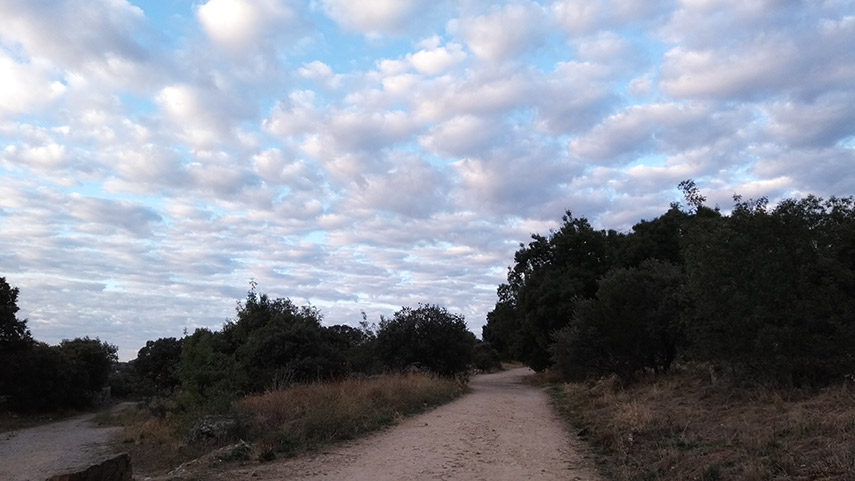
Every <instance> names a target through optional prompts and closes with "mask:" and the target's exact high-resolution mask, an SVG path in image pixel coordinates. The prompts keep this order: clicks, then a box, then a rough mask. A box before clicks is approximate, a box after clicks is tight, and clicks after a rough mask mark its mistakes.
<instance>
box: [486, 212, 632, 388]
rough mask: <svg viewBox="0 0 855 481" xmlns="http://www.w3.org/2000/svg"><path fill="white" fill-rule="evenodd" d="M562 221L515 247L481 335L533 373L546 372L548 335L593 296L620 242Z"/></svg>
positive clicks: (569, 218) (583, 223)
mask: <svg viewBox="0 0 855 481" xmlns="http://www.w3.org/2000/svg"><path fill="white" fill-rule="evenodd" d="M562 220H563V225H562V226H561V228H560V229H559V230H558V231H554V232H551V233H550V235H549V236H548V237H544V236H542V235H538V234H535V235H532V241H531V242H530V243H529V244H528V245H520V249H519V250H518V251H517V252H516V253H515V254H514V266H513V267H512V268H509V269H508V283H507V285H506V286H507V287H505V285H503V286H501V287H500V292H499V295H500V299H499V302H498V303H497V304H496V308H495V309H494V310H493V311H492V312H491V313H489V314H488V317H487V328H486V329H485V331H484V333H485V336H486V337H485V340H488V341H489V342H490V343H491V344H494V345H495V346H497V348H499V349H501V350H503V351H504V350H507V351H510V352H511V353H512V354H513V355H514V356H515V357H517V358H518V359H519V360H520V361H523V362H524V363H526V364H527V365H528V366H529V367H531V368H532V369H535V370H537V371H540V370H543V369H546V368H547V367H549V366H550V364H551V358H550V354H549V345H550V344H551V343H552V337H551V335H552V333H553V332H554V331H556V330H558V329H561V328H562V327H564V326H566V325H567V324H568V323H569V322H570V320H571V318H572V316H573V310H574V308H575V306H576V303H577V302H578V301H579V300H581V299H588V298H591V297H593V296H594V294H596V292H597V280H598V279H599V278H600V277H601V276H602V275H603V274H605V273H606V272H607V271H608V270H609V268H610V267H611V266H612V265H613V263H614V262H615V256H616V253H617V250H616V246H617V245H618V244H619V243H620V242H621V240H622V236H621V235H620V234H617V233H616V232H614V231H610V232H606V231H601V230H600V231H598V230H595V229H594V228H593V227H591V225H590V224H589V223H588V220H587V219H585V218H574V217H573V215H572V214H571V213H570V212H567V213H566V214H565V215H564V216H563V218H562Z"/></svg>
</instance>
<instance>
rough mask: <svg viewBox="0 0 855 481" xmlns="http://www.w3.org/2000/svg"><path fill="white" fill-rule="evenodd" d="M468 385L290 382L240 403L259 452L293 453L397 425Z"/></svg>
mask: <svg viewBox="0 0 855 481" xmlns="http://www.w3.org/2000/svg"><path fill="white" fill-rule="evenodd" d="M464 390H465V386H464V385H463V384H462V383H460V382H458V381H455V380H452V379H443V378H437V377H433V376H428V375H424V374H412V375H406V376H402V375H389V376H380V377H376V378H371V379H351V380H346V381H341V382H336V383H319V384H309V385H300V386H294V387H290V388H288V389H284V390H278V391H272V392H268V393H265V394H262V395H257V396H250V397H247V398H244V399H242V400H241V401H240V402H239V403H238V404H237V410H238V412H240V413H242V414H243V415H244V416H245V418H246V419H247V420H248V423H249V428H250V431H251V432H252V437H253V438H254V439H257V440H258V444H259V456H260V457H261V458H262V459H269V458H270V457H272V456H273V455H274V453H284V454H293V453H296V452H300V451H305V450H309V449H313V448H316V447H317V446H320V445H324V444H328V443H331V442H335V441H341V440H347V439H352V438H354V437H356V436H359V435H361V434H364V433H367V432H370V431H374V430H377V429H379V428H382V427H385V426H388V425H390V424H393V423H394V422H396V421H397V420H398V419H400V418H401V417H403V416H406V415H409V414H414V413H417V412H421V411H424V410H426V409H428V408H430V407H433V406H436V405H439V404H442V403H445V402H448V401H450V400H452V399H454V398H456V397H457V396H459V395H460V394H462V393H463V392H464Z"/></svg>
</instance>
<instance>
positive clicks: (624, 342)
mask: <svg viewBox="0 0 855 481" xmlns="http://www.w3.org/2000/svg"><path fill="white" fill-rule="evenodd" d="M681 284H682V272H681V270H680V267H679V266H676V265H674V264H671V263H668V262H664V261H659V260H655V259H651V260H647V261H645V262H643V263H642V264H641V265H640V266H639V267H637V268H634V267H633V268H616V269H612V270H611V271H609V273H608V274H606V276H605V277H603V279H602V280H601V281H600V288H599V290H598V291H597V294H596V297H594V298H592V299H586V300H583V301H581V302H580V303H579V304H578V305H577V307H576V311H575V313H574V318H573V322H571V323H570V324H569V325H568V326H566V327H564V328H563V329H561V330H559V331H557V332H556V333H555V335H554V339H555V343H554V344H553V345H552V346H551V348H550V351H551V352H552V355H553V360H554V361H555V363H556V366H557V367H558V368H559V370H560V371H561V372H562V374H563V375H564V377H565V378H567V379H570V380H578V379H584V378H586V377H597V376H602V375H607V374H617V375H618V376H619V377H620V378H621V379H622V380H623V381H624V382H629V381H631V380H632V379H633V378H634V376H635V375H636V373H638V372H639V371H640V370H642V369H645V368H650V369H653V370H655V371H666V370H668V368H670V366H671V364H672V362H673V361H674V359H675V357H676V355H677V349H678V346H679V345H680V344H681V342H682V339H683V332H682V331H683V329H682V325H681V323H680V315H681V309H682V307H681V303H680V287H681Z"/></svg>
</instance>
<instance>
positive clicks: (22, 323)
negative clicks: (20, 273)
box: [0, 277, 33, 352]
mask: <svg viewBox="0 0 855 481" xmlns="http://www.w3.org/2000/svg"><path fill="white" fill-rule="evenodd" d="M18 292H19V290H18V288H17V287H12V286H10V285H9V283H8V282H6V278H5V277H0V352H2V351H3V350H8V349H14V348H16V347H19V346H22V345H26V344H29V343H32V342H33V338H32V335H31V334H30V330H29V329H28V328H27V320H26V319H23V320H21V319H18V318H17V317H16V314H17V313H18V310H19V308H18Z"/></svg>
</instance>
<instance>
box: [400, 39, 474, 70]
mask: <svg viewBox="0 0 855 481" xmlns="http://www.w3.org/2000/svg"><path fill="white" fill-rule="evenodd" d="M407 60H409V62H410V64H412V66H413V68H415V69H416V71H418V72H419V73H422V74H425V75H437V74H440V73H442V72H444V71H446V70H447V69H448V68H449V67H453V66H455V65H457V64H459V63H461V62H463V61H464V60H466V53H465V52H463V48H462V47H461V46H460V44H457V43H450V44H448V45H446V46H445V47H438V46H437V47H428V48H424V49H422V50H419V51H418V52H416V53H413V54H407Z"/></svg>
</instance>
